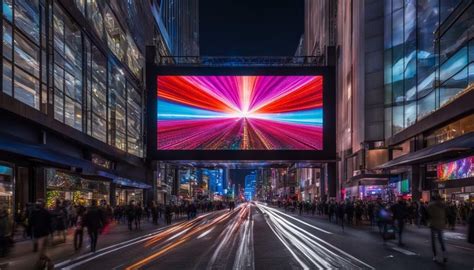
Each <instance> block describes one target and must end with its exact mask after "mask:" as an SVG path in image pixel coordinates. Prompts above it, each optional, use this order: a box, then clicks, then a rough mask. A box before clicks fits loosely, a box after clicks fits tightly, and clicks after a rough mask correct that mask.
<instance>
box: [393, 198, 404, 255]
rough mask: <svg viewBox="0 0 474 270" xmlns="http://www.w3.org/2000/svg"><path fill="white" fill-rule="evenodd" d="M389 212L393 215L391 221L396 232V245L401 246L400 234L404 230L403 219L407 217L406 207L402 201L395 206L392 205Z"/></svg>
mask: <svg viewBox="0 0 474 270" xmlns="http://www.w3.org/2000/svg"><path fill="white" fill-rule="evenodd" d="M391 211H392V213H393V220H394V221H395V222H396V225H397V230H398V245H400V246H401V245H403V242H402V234H403V230H404V228H405V219H406V218H407V215H408V209H407V205H406V204H405V202H404V201H403V200H401V199H400V200H399V201H398V203H397V204H394V205H393V206H392V207H391Z"/></svg>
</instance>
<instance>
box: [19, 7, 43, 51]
mask: <svg viewBox="0 0 474 270" xmlns="http://www.w3.org/2000/svg"><path fill="white" fill-rule="evenodd" d="M14 14H15V22H14V23H15V25H16V26H17V27H18V28H20V29H21V30H22V32H23V33H24V34H26V35H27V36H28V37H29V38H31V39H32V40H33V42H35V43H37V44H39V29H40V13H39V4H38V0H15V12H14Z"/></svg>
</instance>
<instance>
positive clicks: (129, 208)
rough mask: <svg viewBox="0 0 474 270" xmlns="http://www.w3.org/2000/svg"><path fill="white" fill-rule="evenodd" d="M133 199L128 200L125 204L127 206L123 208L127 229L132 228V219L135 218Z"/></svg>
mask: <svg viewBox="0 0 474 270" xmlns="http://www.w3.org/2000/svg"><path fill="white" fill-rule="evenodd" d="M134 203H135V202H134V201H133V200H132V201H130V203H129V204H128V205H127V208H126V209H125V216H126V217H127V221H128V230H130V231H131V230H133V220H134V219H135V205H134Z"/></svg>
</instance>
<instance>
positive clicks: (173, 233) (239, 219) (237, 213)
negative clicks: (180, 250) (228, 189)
mask: <svg viewBox="0 0 474 270" xmlns="http://www.w3.org/2000/svg"><path fill="white" fill-rule="evenodd" d="M249 215H250V206H249V204H245V205H240V206H238V207H237V208H235V209H234V210H233V211H229V212H226V213H224V214H222V215H220V216H217V217H216V218H214V219H211V220H206V219H204V218H200V219H198V220H193V221H190V222H187V223H185V224H182V225H180V226H176V228H171V229H169V230H168V231H166V232H163V233H162V234H159V235H157V236H156V237H155V238H154V239H151V240H149V241H148V242H147V243H146V244H145V247H150V246H152V245H155V244H156V245H161V244H163V243H168V242H169V243H168V244H166V245H164V246H163V247H160V249H159V250H157V251H156V252H154V253H153V254H151V255H148V256H146V257H145V258H142V259H140V260H138V261H136V262H134V263H133V264H131V265H129V266H128V267H126V268H125V269H127V270H135V269H140V268H141V267H144V266H145V265H147V264H150V263H152V262H154V261H155V260H156V259H157V258H159V257H160V256H162V255H164V254H165V253H167V252H169V251H171V250H173V249H175V248H176V247H178V246H180V245H182V244H184V243H186V242H187V241H189V240H191V239H193V238H194V236H196V238H198V237H199V236H201V235H202V234H204V233H206V232H208V231H209V230H213V229H214V226H216V225H217V224H219V223H223V222H225V221H229V219H230V218H231V217H232V216H234V218H233V219H232V222H230V223H231V226H227V228H230V231H228V233H227V234H226V235H229V236H232V235H234V234H236V232H237V231H238V230H239V228H240V227H241V225H242V224H243V223H245V225H244V229H243V231H244V233H243V238H242V239H244V241H245V239H247V242H249V241H250V240H248V238H249V236H248V235H249V234H250V232H249V230H250V228H249V226H250V225H248V224H249V220H248V218H247V217H248V216H249ZM208 221H209V222H208ZM178 231H179V232H178ZM177 232H178V233H177ZM160 240H164V241H162V242H160ZM226 242H227V241H220V243H226ZM243 249H244V248H242V250H243ZM242 253H243V252H242ZM243 261H244V262H245V265H246V266H247V265H252V264H253V260H252V262H251V263H249V262H248V260H247V258H245V260H243ZM210 265H212V264H210ZM248 268H249V267H246V269H248ZM240 269H241V268H240Z"/></svg>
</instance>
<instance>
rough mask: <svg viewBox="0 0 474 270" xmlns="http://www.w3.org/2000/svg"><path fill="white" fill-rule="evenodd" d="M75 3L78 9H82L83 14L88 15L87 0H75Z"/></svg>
mask: <svg viewBox="0 0 474 270" xmlns="http://www.w3.org/2000/svg"><path fill="white" fill-rule="evenodd" d="M74 3H75V4H76V7H77V9H79V11H81V13H82V15H83V16H84V17H85V16H86V0H74Z"/></svg>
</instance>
